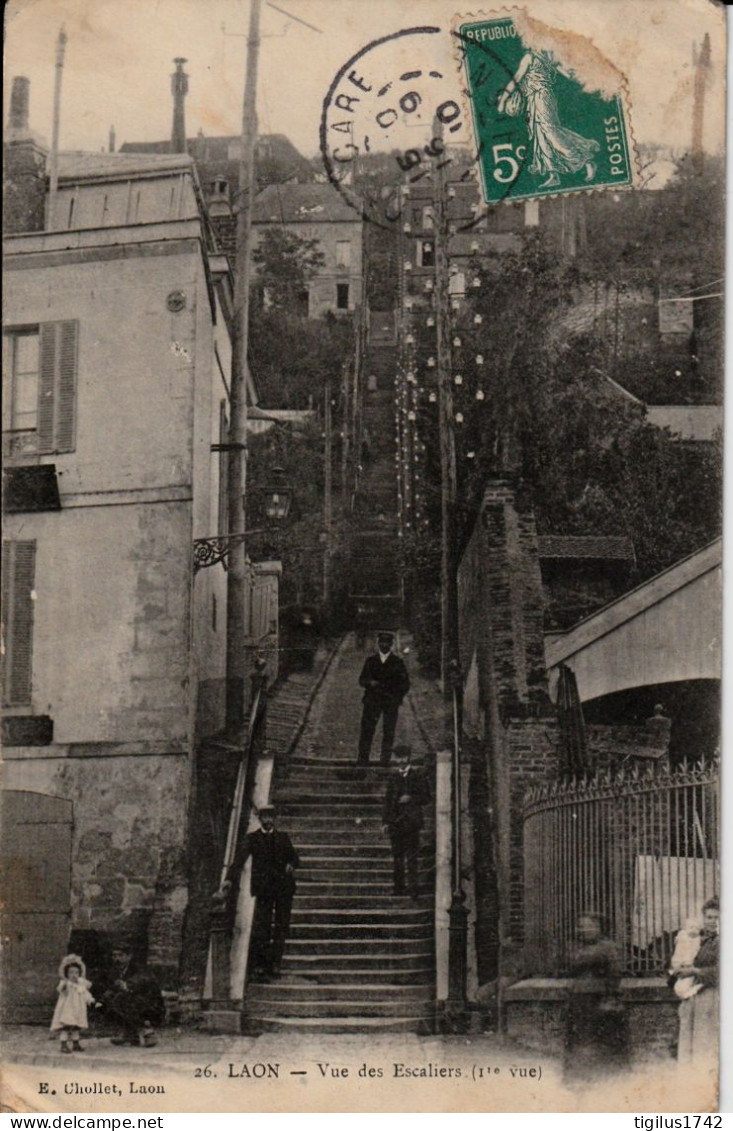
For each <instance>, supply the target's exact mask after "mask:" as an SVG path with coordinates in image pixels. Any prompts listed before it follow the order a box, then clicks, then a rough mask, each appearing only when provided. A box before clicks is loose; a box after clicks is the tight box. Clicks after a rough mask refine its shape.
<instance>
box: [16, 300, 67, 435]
mask: <svg viewBox="0 0 733 1131" xmlns="http://www.w3.org/2000/svg"><path fill="white" fill-rule="evenodd" d="M77 339H78V323H77V322H42V323H41V325H40V326H22V327H18V328H17V329H10V330H8V331H6V335H5V350H4V356H5V357H6V359H7V370H6V373H4V374H3V386H4V390H3V391H4V400H5V403H6V405H8V406H9V410H8V412H7V416H6V419H5V420H4V421H3V431H4V432H5V433H7V440H8V442H7V443H6V444H5V448H6V452H7V454H10V455H12V454H13V453H21V452H39V453H41V454H44V453H45V454H48V453H51V452H72V451H73V450H74V443H75V432H76V368H77Z"/></svg>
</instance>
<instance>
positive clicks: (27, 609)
mask: <svg viewBox="0 0 733 1131" xmlns="http://www.w3.org/2000/svg"><path fill="white" fill-rule="evenodd" d="M2 565H3V619H4V621H5V625H6V631H5V658H4V666H3V699H4V701H5V703H6V704H7V705H8V706H25V705H30V702H31V662H32V654H33V601H32V598H31V594H32V592H33V587H34V584H35V569H36V544H35V542H3V560H2Z"/></svg>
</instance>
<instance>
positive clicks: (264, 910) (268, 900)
mask: <svg viewBox="0 0 733 1131" xmlns="http://www.w3.org/2000/svg"><path fill="white" fill-rule="evenodd" d="M259 818H260V825H261V826H262V827H261V828H259V829H256V830H255V832H252V833H248V834H247V836H246V837H245V838H244V840H243V842H242V845H241V847H240V848H239V850H238V852H237V854H236V855H235V858H234V862H233V864H232V869H231V876H232V877H233V878H235V879H237V878H238V877H239V876H240V875H241V872H242V868H243V867H244V865H245V863H246V861H247V860H248V859H249V857H250V856H251V857H252V879H251V883H250V890H251V892H252V895H253V896H254V898H255V899H256V901H257V903H256V905H255V913H254V921H253V923H252V943H251V947H250V969H251V970H252V974H253V976H254V977H256V978H277V977H278V976H279V974H280V965H281V963H282V957H283V951H284V950H285V939H286V938H287V934H288V931H289V929H290V912H291V908H292V905H293V896H294V894H295V869H296V868H297V867H298V863H299V859H298V853H297V852H296V851H295V849H294V848H293V843H292V841H291V839H290V837H289V836H288V834H287V833H284V832H281V831H280V830H279V829H276V828H275V809H274V807H273V806H272V805H263V806H262V808H261V809H260V811H259Z"/></svg>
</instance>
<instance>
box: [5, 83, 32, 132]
mask: <svg viewBox="0 0 733 1131" xmlns="http://www.w3.org/2000/svg"><path fill="white" fill-rule="evenodd" d="M30 98H31V80H30V79H27V78H26V77H25V75H16V77H15V78H14V79H13V88H12V90H11V92H10V116H9V119H8V141H14V140H15V137H16V136H17V135H18V134H27V133H29V131H30V121H29V107H30Z"/></svg>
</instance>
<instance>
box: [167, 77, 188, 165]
mask: <svg viewBox="0 0 733 1131" xmlns="http://www.w3.org/2000/svg"><path fill="white" fill-rule="evenodd" d="M173 62H174V63H175V64H176V69H175V71H174V72H173V74H172V75H171V90H172V91H173V131H172V134H171V153H187V152H188V147H187V146H186V115H185V112H184V102H185V98H186V95H187V94H188V75H187V74H186V72H185V71H184V69H183V64H184V63H186V62H188V60H187V59H181V58H178V59H174V60H173Z"/></svg>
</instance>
